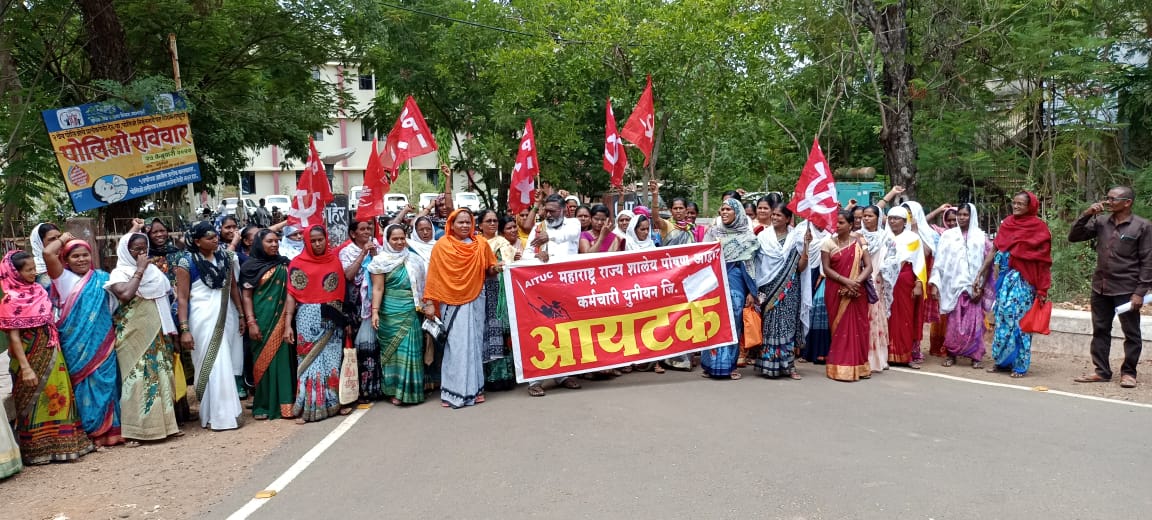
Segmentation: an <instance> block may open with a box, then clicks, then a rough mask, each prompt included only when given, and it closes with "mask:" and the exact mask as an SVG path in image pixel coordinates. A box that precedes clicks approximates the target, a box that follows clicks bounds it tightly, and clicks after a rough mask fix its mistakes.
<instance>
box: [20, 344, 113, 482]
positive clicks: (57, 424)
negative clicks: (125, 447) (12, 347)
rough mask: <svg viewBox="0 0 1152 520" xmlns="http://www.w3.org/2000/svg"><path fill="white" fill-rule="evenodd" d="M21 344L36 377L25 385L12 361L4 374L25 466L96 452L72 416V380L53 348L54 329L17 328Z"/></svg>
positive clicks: (74, 407)
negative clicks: (9, 382) (7, 378)
mask: <svg viewBox="0 0 1152 520" xmlns="http://www.w3.org/2000/svg"><path fill="white" fill-rule="evenodd" d="M20 340H21V343H23V345H22V346H23V348H24V356H25V357H26V358H27V359H28V364H29V365H30V366H31V367H32V370H33V371H34V372H36V377H37V384H36V385H35V386H30V385H27V384H24V382H23V380H22V379H20V364H19V363H18V362H17V361H16V359H15V358H13V359H12V362H11V364H10V365H9V370H10V371H11V373H12V381H13V383H14V387H13V389H12V398H13V404H14V405H15V408H16V438H17V442H18V443H19V444H20V454H21V456H22V458H23V459H24V464H25V465H28V466H33V465H37V464H46V463H48V462H53V461H68V460H76V459H78V458H80V457H81V456H83V455H84V454H86V453H88V452H90V451H92V450H93V449H95V447H94V446H93V444H92V441H91V440H90V439H89V438H88V436H87V435H86V434H85V433H84V427H83V425H82V424H81V422H80V417H79V414H78V413H77V412H76V401H75V398H74V395H73V393H72V381H71V378H70V377H69V376H68V368H67V366H66V365H65V364H64V355H63V354H61V353H60V349H59V348H58V347H59V340H58V338H57V335H56V328H55V327H54V326H52V325H51V324H49V325H42V326H39V327H35V328H29V329H21V330H20Z"/></svg>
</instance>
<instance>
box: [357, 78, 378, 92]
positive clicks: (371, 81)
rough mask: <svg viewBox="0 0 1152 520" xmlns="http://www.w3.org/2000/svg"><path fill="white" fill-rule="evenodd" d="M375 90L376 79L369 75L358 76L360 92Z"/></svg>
mask: <svg viewBox="0 0 1152 520" xmlns="http://www.w3.org/2000/svg"><path fill="white" fill-rule="evenodd" d="M375 88H376V78H375V77H373V76H372V75H371V74H361V75H360V90H374V89H375Z"/></svg>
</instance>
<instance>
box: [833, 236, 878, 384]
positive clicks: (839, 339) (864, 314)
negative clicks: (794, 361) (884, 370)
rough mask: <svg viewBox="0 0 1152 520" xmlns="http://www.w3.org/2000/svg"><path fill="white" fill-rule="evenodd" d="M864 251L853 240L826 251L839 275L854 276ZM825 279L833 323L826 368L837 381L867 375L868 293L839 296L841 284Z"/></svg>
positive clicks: (857, 273) (855, 378)
mask: <svg viewBox="0 0 1152 520" xmlns="http://www.w3.org/2000/svg"><path fill="white" fill-rule="evenodd" d="M829 240H833V238H829ZM864 254H865V253H864V248H862V247H860V244H859V243H857V242H856V241H855V240H853V241H852V243H851V244H850V245H848V246H847V247H844V248H841V249H838V250H836V251H834V252H831V253H830V254H829V256H830V258H829V265H830V266H831V267H832V270H834V271H836V272H837V273H839V274H840V275H841V276H844V277H847V278H852V279H855V278H857V277H859V276H860V269H861V263H862V262H863V257H864ZM824 283H826V284H828V285H827V288H826V289H825V290H824V302H825V303H826V304H827V306H828V322H829V324H830V325H831V327H832V349H831V350H830V351H829V352H828V365H827V366H826V367H825V372H826V374H827V375H828V377H829V378H830V379H835V380H837V381H856V380H858V379H861V378H867V377H869V376H871V374H872V370H871V368H870V367H869V365H868V340H869V331H868V295H867V293H866V292H864V291H863V290H861V292H860V294H859V295H857V296H855V297H852V296H848V295H844V296H841V295H840V290H841V289H842V288H843V286H842V285H840V284H839V283H837V282H836V281H834V280H833V279H832V278H831V277H829V278H825V282H824Z"/></svg>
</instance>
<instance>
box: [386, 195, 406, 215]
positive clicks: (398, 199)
mask: <svg viewBox="0 0 1152 520" xmlns="http://www.w3.org/2000/svg"><path fill="white" fill-rule="evenodd" d="M406 206H408V196H407V195H405V194H403V193H389V194H387V195H384V212H385V213H398V212H400V210H402V209H404V208H405V207H406Z"/></svg>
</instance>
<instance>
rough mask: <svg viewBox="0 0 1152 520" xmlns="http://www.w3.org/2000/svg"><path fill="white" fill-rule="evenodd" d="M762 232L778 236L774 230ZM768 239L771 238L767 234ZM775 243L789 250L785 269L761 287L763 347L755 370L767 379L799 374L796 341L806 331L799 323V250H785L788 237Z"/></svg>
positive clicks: (784, 262)
mask: <svg viewBox="0 0 1152 520" xmlns="http://www.w3.org/2000/svg"><path fill="white" fill-rule="evenodd" d="M761 233H773V234H774V233H775V232H774V230H772V229H771V228H768V229H765V230H764V231H762V232H761ZM757 236H763V237H765V238H766V239H768V240H770V239H772V237H771V236H768V235H757ZM776 242H777V243H778V244H779V245H780V247H781V248H782V250H784V251H786V253H785V256H784V258H783V260H782V262H783V266H782V267H780V268H779V269H778V273H777V275H776V277H775V278H773V279H772V280H769V281H768V283H766V284H763V285H761V286H760V288H759V293H760V295H761V297H762V298H764V299H765V303H764V306H763V307H762V314H761V319H762V329H763V334H764V345H763V349H762V350H761V352H760V355H759V356H757V357H756V360H755V365H756V371H757V372H759V373H760V374H761V375H763V376H765V377H781V376H786V375H791V374H793V373H795V372H796V346H797V344H798V343H797V340H798V339H799V336H800V334H801V331H802V330H803V328H802V327H803V325H802V324H801V323H800V289H801V287H800V276H801V273H798V272H796V268H797V267H798V266H799V264H800V250H799V249H796V248H795V247H792V248H785V247H784V245H785V243H786V242H787V235H785V236H783V237H777V238H776Z"/></svg>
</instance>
